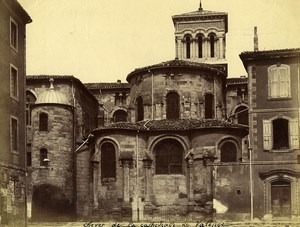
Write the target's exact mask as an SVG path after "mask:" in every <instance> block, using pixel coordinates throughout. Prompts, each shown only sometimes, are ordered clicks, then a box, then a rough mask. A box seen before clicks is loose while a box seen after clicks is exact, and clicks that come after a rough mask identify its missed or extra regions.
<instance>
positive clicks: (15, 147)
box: [10, 116, 19, 154]
mask: <svg viewBox="0 0 300 227" xmlns="http://www.w3.org/2000/svg"><path fill="white" fill-rule="evenodd" d="M13 121H15V122H16V124H15V125H16V134H14V135H13V133H14V132H13V131H14V130H13V125H14V124H13ZM14 138H15V139H14ZM14 144H15V145H14ZM10 150H11V152H12V153H14V154H19V119H18V118H17V117H15V116H10Z"/></svg>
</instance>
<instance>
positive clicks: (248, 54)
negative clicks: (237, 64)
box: [240, 48, 300, 60]
mask: <svg viewBox="0 0 300 227" xmlns="http://www.w3.org/2000/svg"><path fill="white" fill-rule="evenodd" d="M275 56H276V57H278V56H280V57H296V56H298V57H299V56H300V48H291V49H275V50H262V51H244V52H242V53H241V54H240V58H241V59H242V60H250V59H254V58H265V57H275Z"/></svg>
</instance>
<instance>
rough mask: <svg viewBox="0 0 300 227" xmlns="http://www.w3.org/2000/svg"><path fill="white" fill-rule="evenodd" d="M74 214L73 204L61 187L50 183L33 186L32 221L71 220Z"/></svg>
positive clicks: (73, 218)
mask: <svg viewBox="0 0 300 227" xmlns="http://www.w3.org/2000/svg"><path fill="white" fill-rule="evenodd" d="M74 214H75V209H74V205H73V204H72V201H70V200H69V199H68V198H67V197H66V195H65V194H64V193H63V192H62V189H61V188H59V187H57V186H54V185H50V184H42V185H38V186H34V188H33V195H32V221H72V220H75V215H74Z"/></svg>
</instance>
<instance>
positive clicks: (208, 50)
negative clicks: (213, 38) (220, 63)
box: [206, 38, 211, 59]
mask: <svg viewBox="0 0 300 227" xmlns="http://www.w3.org/2000/svg"><path fill="white" fill-rule="evenodd" d="M206 50H207V53H206V54H207V58H208V59H209V58H211V55H210V39H209V38H207V39H206Z"/></svg>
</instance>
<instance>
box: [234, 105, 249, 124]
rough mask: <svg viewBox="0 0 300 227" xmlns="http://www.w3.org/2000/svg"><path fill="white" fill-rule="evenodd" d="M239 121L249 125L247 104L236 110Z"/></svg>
mask: <svg viewBox="0 0 300 227" xmlns="http://www.w3.org/2000/svg"><path fill="white" fill-rule="evenodd" d="M235 114H236V118H237V123H238V124H241V125H248V124H249V121H248V108H247V107H246V106H240V107H238V108H236V110H235Z"/></svg>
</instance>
